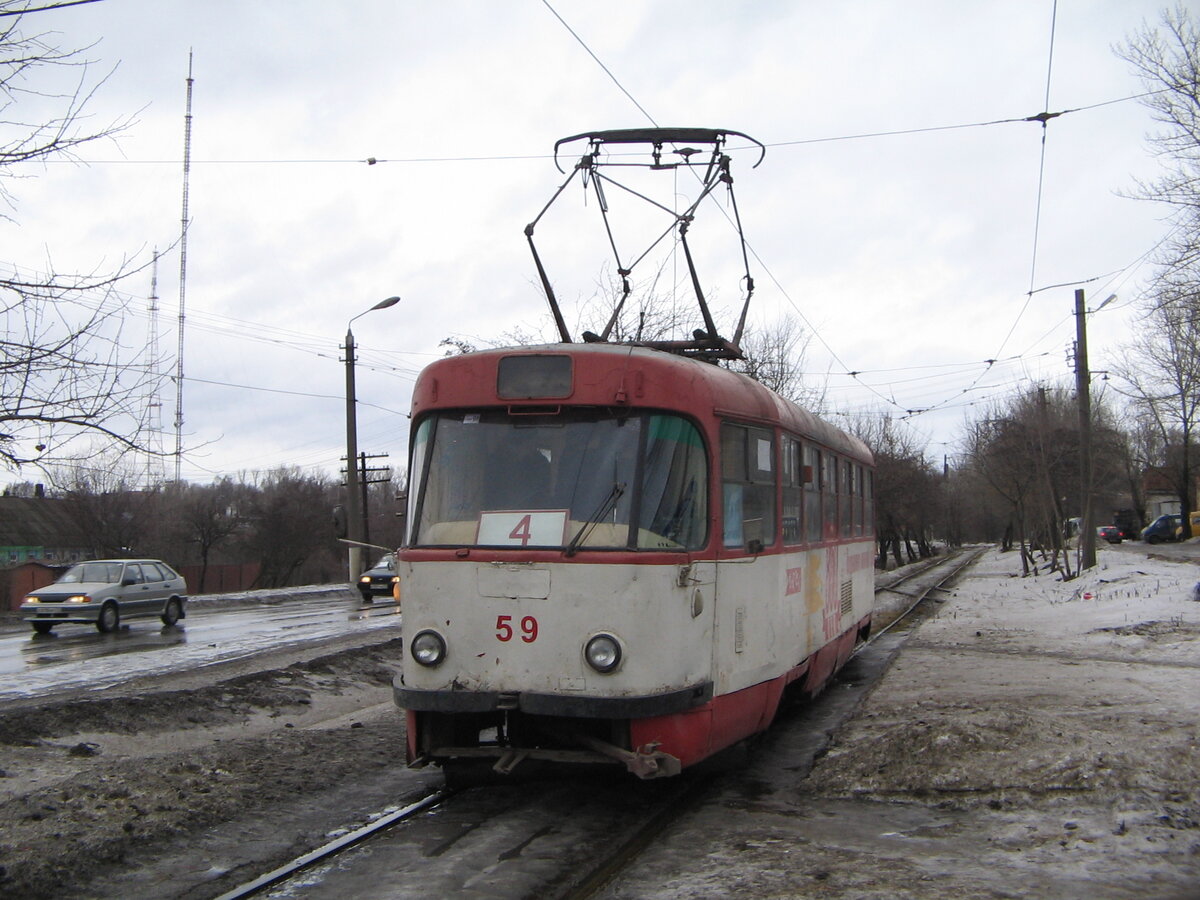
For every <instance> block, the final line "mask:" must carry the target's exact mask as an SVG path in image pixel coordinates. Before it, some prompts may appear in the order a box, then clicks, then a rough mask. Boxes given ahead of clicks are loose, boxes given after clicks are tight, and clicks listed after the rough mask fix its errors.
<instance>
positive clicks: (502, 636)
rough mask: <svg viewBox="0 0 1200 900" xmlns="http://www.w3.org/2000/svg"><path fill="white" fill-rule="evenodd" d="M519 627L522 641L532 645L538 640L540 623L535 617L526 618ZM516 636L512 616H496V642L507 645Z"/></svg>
mask: <svg viewBox="0 0 1200 900" xmlns="http://www.w3.org/2000/svg"><path fill="white" fill-rule="evenodd" d="M518 627H519V628H520V631H521V640H522V641H524V642H525V643H526V644H532V643H533V642H534V641H536V640H537V636H538V621H537V619H535V618H534V617H533V616H524V617H523V618H522V619H521V621H520V623H519V624H518ZM515 635H516V630H514V628H513V617H512V616H496V640H498V641H502V642H504V643H507V642H508V641H511V640H512V639H513V637H514V636H515Z"/></svg>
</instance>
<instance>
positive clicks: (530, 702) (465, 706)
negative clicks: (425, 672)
mask: <svg viewBox="0 0 1200 900" xmlns="http://www.w3.org/2000/svg"><path fill="white" fill-rule="evenodd" d="M401 679H402V676H396V678H395V679H393V681H392V696H393V698H394V699H395V701H396V705H397V706H399V707H401V708H402V709H407V710H411V711H413V712H440V713H485V712H494V711H504V710H519V711H520V712H523V713H527V714H528V715H532V716H564V717H567V718H575V719H644V718H649V717H651V716H669V715H672V714H674V713H681V712H686V711H688V710H689V709H695V708H696V707H698V706H703V705H704V704H705V703H708V702H709V701H710V700H712V696H713V683H712V682H711V681H706V682H703V683H701V684H696V685H690V686H688V687H684V688H679V689H676V690H672V691H666V692H663V693H658V694H646V695H641V696H636V697H594V696H582V697H581V696H577V695H565V694H544V693H537V692H533V691H521V692H503V691H444V690H422V689H417V688H410V687H406V686H405V685H404V684H403V683H402V680H401Z"/></svg>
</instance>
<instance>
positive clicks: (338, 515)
mask: <svg viewBox="0 0 1200 900" xmlns="http://www.w3.org/2000/svg"><path fill="white" fill-rule="evenodd" d="M349 530H350V529H349V527H348V523H347V521H346V507H344V506H335V507H334V508H333V536H334V537H336V538H344V537H345V536H346V535H347V534H348V533H349Z"/></svg>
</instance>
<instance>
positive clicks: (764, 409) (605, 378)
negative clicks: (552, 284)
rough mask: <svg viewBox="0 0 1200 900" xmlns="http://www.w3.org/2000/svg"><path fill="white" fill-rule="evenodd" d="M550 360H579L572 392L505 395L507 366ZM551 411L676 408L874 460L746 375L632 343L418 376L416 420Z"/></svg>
mask: <svg viewBox="0 0 1200 900" xmlns="http://www.w3.org/2000/svg"><path fill="white" fill-rule="evenodd" d="M549 356H557V357H570V358H571V359H572V360H574V362H573V363H572V367H571V383H570V387H569V390H568V392H567V393H565V394H560V395H557V396H526V397H521V398H519V399H512V398H503V397H500V396H499V395H498V393H497V378H498V372H499V367H500V360H502V359H506V358H511V357H549ZM547 405H554V406H557V405H584V406H609V407H628V408H633V409H646V408H652V409H674V410H678V411H680V412H686V413H690V414H691V415H694V416H696V417H698V418H701V419H712V418H713V417H717V418H729V419H735V420H741V421H744V422H750V423H761V424H771V425H779V426H781V427H783V428H785V429H787V430H789V431H792V432H794V433H796V434H798V435H800V436H801V437H804V436H807V437H809V438H810V439H811V440H813V441H814V442H816V443H819V444H823V445H825V446H826V447H829V448H830V449H833V450H837V451H839V452H841V453H845V454H847V455H850V456H853V457H856V458H859V459H861V460H863V461H865V462H869V461H870V460H871V452H870V450H868V449H867V446H866V444H864V443H863V442H862V441H861V440H859V439H858V438H856V437H854V436H852V435H849V434H846V433H845V432H844V431H842V430H841V429H839V428H836V427H834V426H833V425H830V424H829V423H828V422H825V421H824V420H822V419H819V418H817V416H815V415H813V414H812V413H811V412H809V411H808V410H806V409H804V408H803V407H800V406H798V405H797V404H795V403H792V402H791V401H789V400H785V399H784V398H783V397H780V396H779V395H778V394H776V393H775V392H774V391H772V390H770V389H769V388H767V387H766V386H765V385H763V384H760V383H759V382H757V381H755V380H754V379H752V378H750V377H749V376H747V375H743V374H741V373H740V372H733V371H730V370H729V369H726V368H723V367H721V366H718V365H714V364H712V363H707V362H701V361H699V360H695V359H689V358H687V357H684V356H680V355H677V354H673V353H667V352H664V351H662V350H654V349H650V348H647V347H639V346H636V345H632V344H609V343H593V344H586V343H584V344H574V343H572V344H538V345H530V346H518V347H505V348H497V349H489V350H479V351H475V352H472V353H463V354H460V355H458V356H450V357H446V358H445V359H441V360H438V361H437V362H434V363H431V364H430V365H429V366H427V367H426V368H425V369H424V370H423V371H422V372H421V374H420V376H419V377H418V379H417V384H416V387H415V388H414V390H413V404H412V414H413V417H414V418H416V417H417V416H419V415H420V414H421V413H424V412H428V411H430V410H432V409H454V408H472V407H474V408H479V407H488V406H491V407H498V406H499V407H511V408H515V409H520V408H522V407H525V408H529V407H539V406H541V407H544V406H547Z"/></svg>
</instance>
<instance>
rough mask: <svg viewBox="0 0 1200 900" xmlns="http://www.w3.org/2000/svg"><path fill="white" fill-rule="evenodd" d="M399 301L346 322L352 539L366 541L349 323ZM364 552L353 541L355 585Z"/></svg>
mask: <svg viewBox="0 0 1200 900" xmlns="http://www.w3.org/2000/svg"><path fill="white" fill-rule="evenodd" d="M399 302H400V298H399V297H388V298H387V299H386V300H380V301H379V302H378V303H376V304H375V305H374V306H372V307H371V308H370V309H366V310H363V311H362V312H360V313H359V314H358V315H357V316H353V317H352V318H351V319H350V321H349V322H347V323H346V537H347V538H348V539H349V540H351V541H360V542H361V541H362V540H363V513H364V509H363V507H362V502H361V500H360V498H359V493H358V492H359V483H358V417H357V414H356V411H355V406H356V404H357V398H356V397H355V394H354V332H353V331H351V330H350V326H351V325H353V324H354V320H355V319H358V318H361V317H362V316H365V315H366V314H367V313H369V312H374V311H375V310H377V309H387V308H388V307H389V306H395V305H396V304H397V303H399ZM362 551H363V548H362V547H361V546H360V545H359V544H354V543H352V544H350V562H349V572H350V585H351V587H353V586H354V584H355V582H356V581H358V576H359V575H360V574H362V570H363V566H362Z"/></svg>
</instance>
